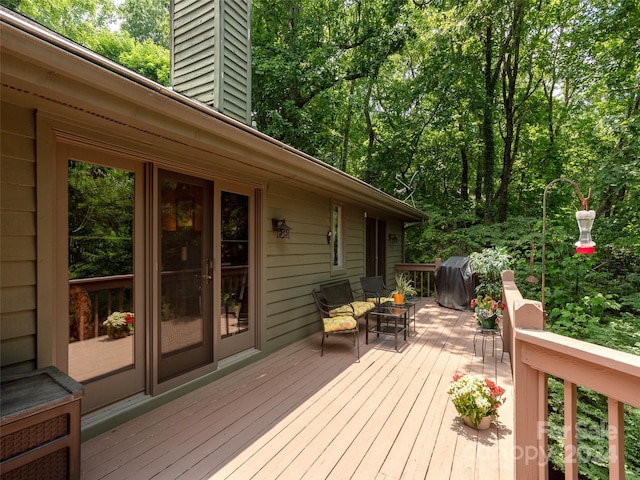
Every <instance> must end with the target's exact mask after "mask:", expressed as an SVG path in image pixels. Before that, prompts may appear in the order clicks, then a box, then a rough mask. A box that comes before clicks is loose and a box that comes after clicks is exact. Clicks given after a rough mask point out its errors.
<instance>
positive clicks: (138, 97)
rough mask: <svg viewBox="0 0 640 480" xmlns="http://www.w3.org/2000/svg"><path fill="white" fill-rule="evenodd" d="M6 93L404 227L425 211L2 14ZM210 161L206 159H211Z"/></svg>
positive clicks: (0, 41) (7, 13) (17, 17)
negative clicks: (172, 144) (174, 145)
mask: <svg viewBox="0 0 640 480" xmlns="http://www.w3.org/2000/svg"><path fill="white" fill-rule="evenodd" d="M0 20H1V24H0V28H1V32H0V33H1V38H0V48H1V61H2V68H1V75H2V87H3V88H4V89H9V90H16V91H20V92H21V93H23V94H27V95H33V96H35V97H37V98H39V99H47V100H50V101H56V102H58V103H59V104H61V105H65V106H67V107H70V108H74V109H79V110H81V111H85V112H91V113H93V114H95V115H98V116H101V117H106V118H108V119H110V120H111V121H112V122H114V124H116V125H123V124H126V125H129V126H131V127H134V128H135V131H137V132H147V133H153V134H154V135H159V134H160V135H162V136H163V137H164V138H171V139H173V140H174V141H176V142H179V143H180V144H183V145H189V146H190V147H191V148H195V149H197V150H198V151H200V152H203V153H205V154H206V153H211V154H215V155H216V156H218V157H220V156H222V157H226V158H228V159H229V160H230V161H233V162H240V163H242V164H243V165H244V166H245V167H247V168H249V169H251V170H253V171H255V172H259V174H260V176H261V177H263V178H266V179H272V180H276V181H280V182H285V183H286V182H291V183H293V184H295V185H296V186H300V187H302V188H307V189H310V190H313V191H318V192H323V193H325V194H330V195H331V196H333V197H335V198H339V199H343V200H345V201H352V202H354V203H357V204H359V205H363V206H364V207H365V208H370V209H371V210H372V211H374V212H378V213H385V214H389V215H392V216H393V217H395V218H397V219H399V220H402V221H404V222H418V221H422V220H424V219H426V218H427V216H426V214H425V213H423V212H422V211H420V210H418V209H416V208H414V207H412V206H411V205H408V204H407V203H405V202H402V201H400V200H398V199H396V198H394V197H392V196H391V195H388V194H386V193H384V192H382V191H381V190H378V189H376V188H374V187H372V186H371V185H369V184H367V183H365V182H363V181H361V180H359V179H357V178H355V177H353V176H351V175H348V174H346V173H344V172H342V171H341V170H339V169H337V168H334V167H332V166H330V165H328V164H326V163H324V162H322V161H320V160H318V159H316V158H314V157H312V156H310V155H307V154H305V153H304V152H301V151H299V150H296V149H294V148H292V147H290V146H288V145H286V144H284V143H282V142H280V141H278V140H275V139H273V138H271V137H269V136H267V135H265V134H263V133H260V132H259V131H257V130H255V129H253V128H251V127H249V126H247V125H245V124H243V123H240V122H237V121H235V120H234V119H232V118H230V117H227V116H225V115H223V114H221V113H219V112H217V111H216V110H215V109H213V108H211V107H209V106H207V105H204V104H202V103H199V102H197V101H195V100H192V99H189V98H188V97H185V96H183V95H181V94H179V93H176V92H174V91H172V90H171V89H169V88H166V87H163V86H162V85H159V84H157V83H155V82H153V81H151V80H149V79H147V78H145V77H143V76H141V75H139V74H137V73H135V72H133V71H131V70H129V69H127V68H125V67H123V66H121V65H119V64H117V63H115V62H112V61H110V60H108V59H106V58H104V57H102V56H100V55H98V54H96V53H94V52H92V51H90V50H88V49H86V48H84V47H82V46H80V45H78V44H76V43H74V42H72V41H70V40H68V39H66V38H64V37H62V36H60V35H58V34H56V33H53V32H51V31H50V30H47V29H46V28H44V27H42V26H41V25H38V24H37V23H35V22H32V21H30V20H28V19H26V18H24V17H22V16H20V15H18V14H15V13H14V12H11V11H9V10H7V9H5V8H4V7H0ZM205 156H206V155H205Z"/></svg>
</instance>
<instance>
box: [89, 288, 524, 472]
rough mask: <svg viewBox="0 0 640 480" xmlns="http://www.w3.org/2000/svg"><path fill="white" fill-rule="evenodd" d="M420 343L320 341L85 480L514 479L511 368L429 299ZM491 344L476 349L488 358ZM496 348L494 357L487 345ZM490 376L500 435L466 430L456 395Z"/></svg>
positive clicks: (462, 321) (246, 377)
mask: <svg viewBox="0 0 640 480" xmlns="http://www.w3.org/2000/svg"><path fill="white" fill-rule="evenodd" d="M417 317H418V321H417V325H416V326H417V332H416V334H414V335H412V336H411V337H410V338H409V340H408V341H407V342H406V343H404V344H403V345H402V346H401V348H400V351H399V352H396V351H395V350H394V348H393V337H391V336H386V337H380V338H375V337H374V338H373V340H372V339H371V337H370V343H369V345H365V342H364V326H363V328H362V331H361V336H360V342H361V343H360V353H361V357H360V361H359V362H357V361H356V355H355V351H354V349H353V346H352V344H351V342H350V337H349V336H346V335H345V336H341V335H333V336H330V337H329V339H328V340H327V341H326V342H325V354H324V357H320V339H321V337H320V333H317V334H315V335H312V336H310V337H308V338H306V339H304V340H302V341H299V342H296V343H295V344H293V345H290V346H288V347H286V348H284V349H282V350H280V351H278V352H276V353H274V354H273V355H271V356H269V357H268V358H266V359H264V360H262V361H260V362H257V363H255V364H253V365H250V366H247V367H245V368H243V369H242V370H239V371H237V372H235V373H232V374H230V375H228V376H226V377H224V378H222V379H220V380H218V381H216V382H214V383H211V384H209V385H207V386H205V387H203V388H201V389H199V390H197V391H195V392H192V393H190V394H188V395H185V396H183V397H181V398H179V399H177V400H175V401H173V402H171V403H169V404H167V405H164V406H162V407H159V408H157V409H155V410H152V411H150V412H148V413H147V414H145V415H142V416H140V417H138V418H136V419H135V420H133V421H131V422H129V423H126V424H124V425H122V426H120V427H119V428H117V429H115V430H113V431H111V432H108V433H105V434H102V435H100V436H97V437H95V438H93V439H91V440H88V441H86V442H84V443H83V444H82V478H84V479H103V478H104V479H117V480H122V479H126V478H131V479H136V480H139V479H151V478H153V479H188V480H191V479H209V478H212V479H225V478H229V479H238V480H245V479H251V478H253V479H265V480H272V479H277V478H280V479H295V480H298V479H303V478H304V479H316V478H317V479H337V480H342V479H363V480H371V479H401V478H402V479H405V478H406V479H413V478H426V479H438V480H441V479H447V478H449V479H456V480H458V479H464V480H466V479H479V480H484V479H492V480H513V478H514V474H513V456H512V452H513V435H512V430H513V428H512V425H513V401H512V400H513V383H512V380H511V371H510V366H509V356H508V354H505V356H504V361H503V362H500V356H501V354H502V345H501V344H500V342H499V341H498V342H497V343H496V356H495V357H494V356H493V355H492V352H491V349H490V348H487V355H486V357H485V361H484V362H483V360H482V356H481V352H478V353H479V356H474V353H473V336H474V333H475V325H474V321H473V317H472V315H471V313H468V312H458V311H455V310H448V309H445V308H442V307H440V306H438V305H437V304H436V303H435V302H434V301H433V299H426V300H425V301H424V302H423V303H422V304H420V305H419V306H418V313H417ZM478 340H479V343H478V347H480V346H481V345H480V342H481V340H480V339H478ZM489 345H490V344H489ZM455 373H482V374H484V375H485V376H487V377H489V378H492V379H494V380H496V381H497V382H498V384H499V385H501V386H503V387H504V388H505V389H506V391H507V403H506V404H505V405H504V406H503V407H501V409H500V418H499V419H498V422H497V425H493V426H492V427H491V428H490V429H489V430H488V431H482V432H478V431H475V430H473V429H471V428H469V427H467V426H465V425H464V424H463V423H462V421H461V420H460V419H459V418H458V417H457V414H456V411H455V409H454V408H453V405H452V403H451V402H450V400H449V398H448V396H447V394H446V388H447V385H448V384H449V382H450V381H451V378H452V377H453V375H454V374H455Z"/></svg>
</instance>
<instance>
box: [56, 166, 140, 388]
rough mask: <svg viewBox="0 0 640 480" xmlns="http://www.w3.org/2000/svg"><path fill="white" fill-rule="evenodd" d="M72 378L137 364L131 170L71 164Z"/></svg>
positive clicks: (95, 375)
mask: <svg viewBox="0 0 640 480" xmlns="http://www.w3.org/2000/svg"><path fill="white" fill-rule="evenodd" d="M68 186H69V202H68V205H69V216H68V218H69V236H68V238H69V375H70V376H71V377H72V378H74V379H75V380H76V381H78V382H82V383H85V382H88V381H91V380H96V379H98V378H100V377H103V376H105V375H109V374H112V373H114V372H117V371H121V370H124V369H128V368H132V367H133V364H134V343H133V332H134V329H135V313H134V311H133V310H134V308H133V213H134V205H133V202H134V194H133V188H134V175H133V173H132V172H127V171H124V170H118V169H116V168H109V167H103V166H100V165H93V164H90V163H84V162H78V161H74V160H72V161H70V162H69V169H68Z"/></svg>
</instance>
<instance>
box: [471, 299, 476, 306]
mask: <svg viewBox="0 0 640 480" xmlns="http://www.w3.org/2000/svg"><path fill="white" fill-rule="evenodd" d="M475 306H476V299H475V298H474V299H473V300H471V308H474V307H475Z"/></svg>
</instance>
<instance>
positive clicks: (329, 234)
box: [327, 231, 332, 244]
mask: <svg viewBox="0 0 640 480" xmlns="http://www.w3.org/2000/svg"><path fill="white" fill-rule="evenodd" d="M331 236H332V233H331V231H329V232H327V243H329V244H330V243H331Z"/></svg>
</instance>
